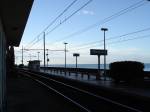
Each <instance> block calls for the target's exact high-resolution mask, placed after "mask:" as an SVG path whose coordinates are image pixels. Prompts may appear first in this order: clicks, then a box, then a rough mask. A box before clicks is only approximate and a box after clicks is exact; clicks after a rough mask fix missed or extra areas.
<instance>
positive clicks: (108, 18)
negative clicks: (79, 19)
mask: <svg viewBox="0 0 150 112" xmlns="http://www.w3.org/2000/svg"><path fill="white" fill-rule="evenodd" d="M145 3H146V1H145V0H142V1H139V2H137V3H135V4H132V5H131V6H129V7H127V8H125V9H122V10H120V11H119V12H117V13H115V14H113V15H111V16H109V17H107V18H105V19H103V20H100V21H98V22H96V23H94V24H92V25H89V26H88V27H86V28H83V29H81V30H78V31H76V32H74V33H71V34H69V35H67V36H65V37H62V38H60V39H58V40H56V41H55V42H53V43H51V44H55V43H57V42H60V41H62V40H65V39H68V38H73V37H75V36H78V35H81V34H83V33H85V32H87V31H89V30H91V29H93V28H95V27H97V26H99V25H102V24H104V23H107V22H109V21H111V20H113V19H115V18H117V17H119V16H121V15H123V14H125V13H127V12H131V11H132V10H134V9H137V8H138V7H140V6H143V5H144V4H145Z"/></svg>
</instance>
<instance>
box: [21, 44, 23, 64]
mask: <svg viewBox="0 0 150 112" xmlns="http://www.w3.org/2000/svg"><path fill="white" fill-rule="evenodd" d="M21 61H22V65H23V46H22V60H21Z"/></svg>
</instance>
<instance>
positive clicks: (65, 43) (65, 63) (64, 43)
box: [64, 42, 68, 68]
mask: <svg viewBox="0 0 150 112" xmlns="http://www.w3.org/2000/svg"><path fill="white" fill-rule="evenodd" d="M67 44H68V43H66V42H64V45H65V68H66V45H67Z"/></svg>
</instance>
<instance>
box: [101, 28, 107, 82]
mask: <svg viewBox="0 0 150 112" xmlns="http://www.w3.org/2000/svg"><path fill="white" fill-rule="evenodd" d="M101 31H104V51H105V50H106V44H105V32H106V31H108V29H107V28H101ZM104 80H106V55H104Z"/></svg>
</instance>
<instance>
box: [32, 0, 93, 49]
mask: <svg viewBox="0 0 150 112" xmlns="http://www.w3.org/2000/svg"><path fill="white" fill-rule="evenodd" d="M92 1H93V0H88V1H87V2H86V3H85V4H83V5H82V6H81V7H80V8H79V9H77V10H76V11H74V12H73V13H72V14H71V15H69V16H68V17H66V18H65V19H64V20H62V22H61V23H59V24H57V25H56V26H55V27H54V28H53V29H51V30H50V31H48V32H47V33H46V34H45V35H48V34H50V33H51V32H53V31H54V30H56V29H57V28H58V27H59V26H61V25H62V24H63V23H65V22H66V21H68V20H69V19H70V18H71V17H73V16H74V15H75V14H76V13H78V12H79V11H80V10H81V9H83V8H84V7H86V6H87V5H88V4H89V3H91V2H92ZM40 40H41V39H39V40H37V41H36V42H35V43H33V44H32V45H31V46H30V47H32V46H33V45H35V44H36V43H37V42H39V41H40Z"/></svg>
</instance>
